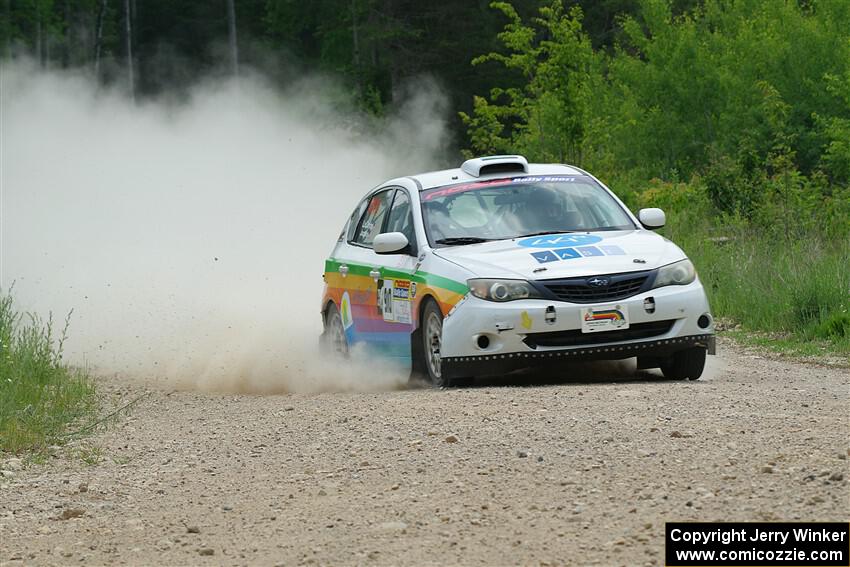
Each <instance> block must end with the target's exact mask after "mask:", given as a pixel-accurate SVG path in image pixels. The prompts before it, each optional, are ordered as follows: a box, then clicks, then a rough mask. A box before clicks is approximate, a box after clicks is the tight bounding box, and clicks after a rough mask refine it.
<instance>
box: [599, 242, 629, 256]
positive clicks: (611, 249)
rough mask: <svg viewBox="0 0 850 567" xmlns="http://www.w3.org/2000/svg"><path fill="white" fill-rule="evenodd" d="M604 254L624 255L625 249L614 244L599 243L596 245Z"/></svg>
mask: <svg viewBox="0 0 850 567" xmlns="http://www.w3.org/2000/svg"><path fill="white" fill-rule="evenodd" d="M597 248H599V249H600V250H602V252H604V253H605V255H606V256H625V254H626V251H625V250H623V249H622V248H620V247H619V246H617V245H615V244H604V245H603V244H600V245H599V246H597Z"/></svg>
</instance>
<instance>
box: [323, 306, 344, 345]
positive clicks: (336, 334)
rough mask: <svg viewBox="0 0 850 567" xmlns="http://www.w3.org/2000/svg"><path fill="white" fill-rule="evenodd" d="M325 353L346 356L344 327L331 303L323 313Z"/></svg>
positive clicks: (337, 311) (337, 310)
mask: <svg viewBox="0 0 850 567" xmlns="http://www.w3.org/2000/svg"><path fill="white" fill-rule="evenodd" d="M322 338H323V341H322V342H323V346H324V349H325V352H328V353H331V354H334V355H337V356H348V339H347V338H346V336H345V327H343V325H342V317H341V316H340V314H339V309H337V308H336V305H334V304H333V303H331V304H330V305H328V309H327V311H325V332H324V334H323V335H322Z"/></svg>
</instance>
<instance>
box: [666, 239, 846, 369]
mask: <svg viewBox="0 0 850 567" xmlns="http://www.w3.org/2000/svg"><path fill="white" fill-rule="evenodd" d="M697 226H698V225H697ZM676 232H677V233H678V235H677V236H674V240H675V241H676V242H677V243H678V244H679V245H681V246H682V248H683V249H684V250H685V251H686V253H687V254H688V256H689V257H690V258H691V259H692V260H693V262H694V264H695V265H696V267H697V271H698V272H699V275H700V279H701V280H702V282H703V285H704V286H705V288H706V290H707V292H708V295H709V299H710V301H711V307H712V311H713V312H714V313H715V315H716V316H718V317H721V318H724V319H729V320H732V321H734V322H736V323H739V324H740V325H741V328H742V330H743V331H749V332H755V333H756V334H757V335H759V341H760V342H762V343H763V346H767V347H775V350H780V351H786V352H791V351H798V352H800V353H805V354H807V355H813V354H817V353H822V354H832V355H839V356H848V357H850V240H848V239H846V238H845V239H839V240H837V241H836V240H829V239H826V238H824V237H820V236H818V235H814V234H803V235H798V236H797V237H796V238H789V237H785V236H777V235H771V234H764V233H761V232H759V231H757V230H754V229H752V228H750V227H747V226H740V225H739V226H734V225H732V226H726V227H724V228H722V229H713V230H710V231H709V230H706V229H699V228H696V229H694V230H690V231H689V230H682V229H680V230H678V231H676Z"/></svg>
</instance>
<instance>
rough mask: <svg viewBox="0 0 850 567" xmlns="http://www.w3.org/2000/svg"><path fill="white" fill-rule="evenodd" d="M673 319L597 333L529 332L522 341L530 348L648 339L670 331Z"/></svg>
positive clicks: (574, 331) (573, 330)
mask: <svg viewBox="0 0 850 567" xmlns="http://www.w3.org/2000/svg"><path fill="white" fill-rule="evenodd" d="M675 322H676V320H675V319H669V320H666V321H651V322H649V323H636V324H634V325H631V326H629V328H628V329H623V330H619V331H600V332H598V333H582V332H581V329H572V330H569V331H552V332H550V333H530V334H528V335H526V336H525V339H523V342H524V343H525V344H527V345H528V346H529V347H531V348H537V347H569V346H580V345H600V344H606V343H615V342H619V341H630V340H635V339H648V338H650V337H657V336H659V335H664V334H666V333H669V332H670V329H671V328H672V327H673V323H675Z"/></svg>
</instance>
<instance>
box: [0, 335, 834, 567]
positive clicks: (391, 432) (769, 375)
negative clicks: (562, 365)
mask: <svg viewBox="0 0 850 567" xmlns="http://www.w3.org/2000/svg"><path fill="white" fill-rule="evenodd" d="M720 348H721V356H719V357H716V358H715V359H713V360H712V359H710V361H711V362H712V363H713V365H712V370H711V372H710V373H709V376H707V377H706V378H705V379H703V380H701V381H698V382H668V381H664V380H662V379H660V377H659V376H658V375H655V374H651V373H644V374H640V375H635V373H634V371H624V370H623V369H622V368H619V367H612V366H610V365H596V366H592V365H591V366H579V367H570V368H567V369H565V370H563V372H562V373H561V378H562V379H560V380H558V379H556V378H558V377H552V376H531V377H525V378H520V379H515V380H513V381H512V382H510V383H502V382H501V381H500V382H499V383H488V384H479V385H478V386H477V387H474V388H470V389H463V390H442V391H440V390H430V389H408V390H402V391H392V392H382V393H327V394H318V395H280V396H265V397H261V396H245V395H220V394H204V393H199V392H172V391H165V390H152V391H151V392H150V395H149V396H147V397H145V398H144V399H143V400H142V401H140V402H139V403H138V404H137V405H136V406H135V408H134V410H133V411H132V413H131V414H130V415H129V416H128V417H124V418H122V419H120V420H119V421H118V422H117V423H116V424H115V425H113V426H112V427H111V428H109V429H108V430H107V431H106V432H102V433H98V434H97V435H94V436H92V437H89V438H87V439H84V440H82V441H81V442H77V443H75V444H72V445H70V446H66V447H64V448H62V449H61V450H58V451H57V454H56V455H55V457H53V458H49V459H48V462H46V463H41V464H38V463H35V464H34V463H26V462H24V463H20V462H18V461H15V460H11V461H10V460H8V459H7V460H6V461H5V462H3V463H2V468H3V470H4V472H2V475H3V478H0V565H14V566H17V565H22V564H26V565H30V564H57V565H82V564H85V565H98V564H133V565H139V564H172V565H184V564H191V565H218V564H222V565H246V564H250V565H254V564H267V565H277V564H281V565H300V564H319V565H342V564H360V565H387V564H403V565H443V564H455V565H456V564H464V565H466V564H478V565H499V564H535V565H563V564H566V565H578V564H585V565H588V564H598V565H662V564H663V560H662V555H663V545H664V542H663V534H664V522H665V521H674V520H683V521H687V520H705V521H711V520H727V521H732V520H833V521H846V520H847V519H848V517H850V490H848V452H850V417H848V416H849V415H850V412H849V411H848V408H850V403H848V402H850V370H848V369H847V368H834V367H821V366H816V365H803V364H798V363H792V362H786V361H782V360H777V359H771V358H764V357H762V356H760V355H757V354H754V353H750V352H746V351H743V350H741V349H739V348H737V347H734V346H732V345H730V344H727V343H722V344H721V345H720ZM506 384H507V385H506ZM101 389H102V391H103V392H104V395H105V397H106V400H105V401H106V403H107V404H109V405H114V406H118V405H120V403H121V401H122V400H130V399H132V398H134V397H135V396H138V395H139V394H140V393H143V392H144V389H143V388H142V387H140V386H135V385H132V384H126V383H123V384H122V383H120V382H118V381H116V380H115V379H113V380H103V384H102V388H101Z"/></svg>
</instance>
